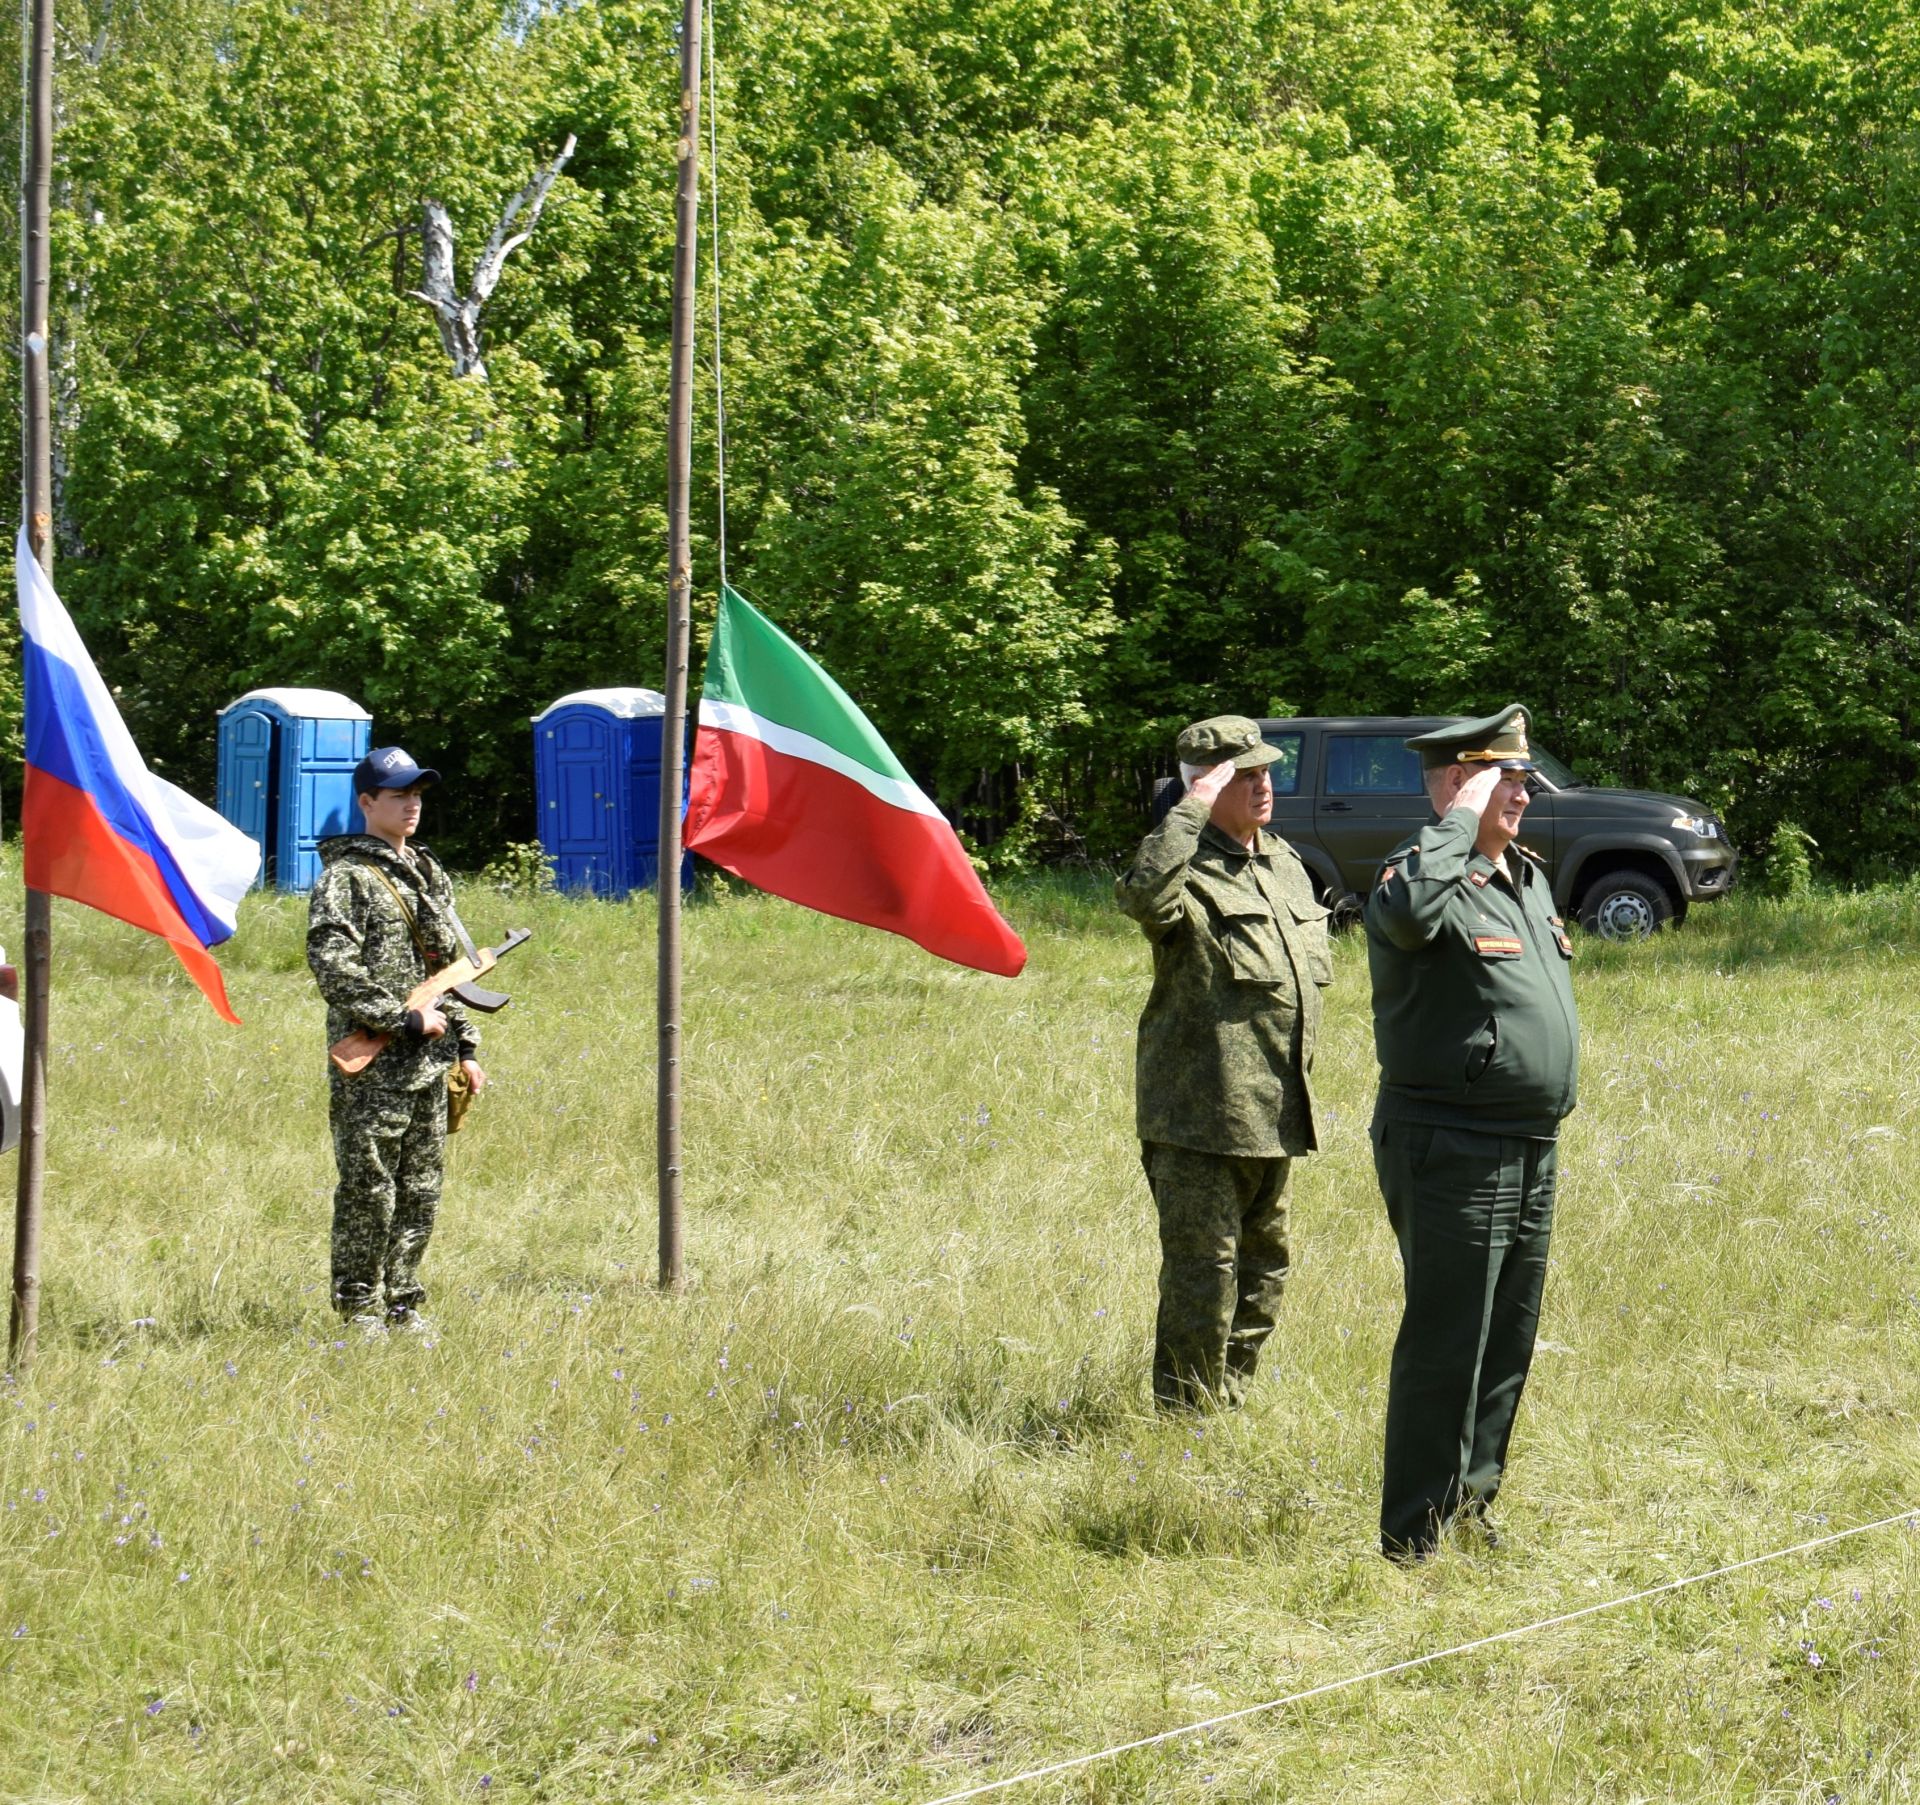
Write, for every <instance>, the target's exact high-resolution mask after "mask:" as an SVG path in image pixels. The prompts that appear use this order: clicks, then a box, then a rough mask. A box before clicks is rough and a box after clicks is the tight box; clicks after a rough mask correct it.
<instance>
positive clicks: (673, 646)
mask: <svg viewBox="0 0 1920 1805" xmlns="http://www.w3.org/2000/svg"><path fill="white" fill-rule="evenodd" d="M674 156H675V157H676V158H678V160H679V164H680V182H679V191H678V194H677V197H676V202H675V222H674V244H673V357H672V363H671V366H670V377H669V381H670V389H671V400H670V412H669V414H668V418H667V678H666V715H665V718H664V719H663V720H662V722H661V724H660V873H659V893H660V958H659V967H660V982H659V1029H660V1049H659V1064H660V1071H659V1130H658V1131H659V1189H660V1284H661V1286H662V1288H663V1289H666V1290H670V1291H677V1290H679V1289H680V1287H681V1285H682V1284H683V1283H684V1282H685V1278H686V1273H685V1268H684V1265H683V1253H684V1235H683V1230H682V1225H681V1214H680V1206H681V1190H680V1181H681V1164H680V1051H681V1044H682V1043H681V1035H680V787H681V780H682V769H683V765H684V758H685V747H686V722H687V642H688V640H689V639H690V638H691V636H692V609H691V603H692V587H693V545H692V527H691V523H690V519H689V492H690V490H691V488H692V484H693V301H694V292H693V291H694V272H695V268H696V253H697V251H698V248H699V240H698V233H699V224H700V0H684V6H683V9H682V12H681V17H680V135H679V138H678V140H677V141H676V143H675V145H674Z"/></svg>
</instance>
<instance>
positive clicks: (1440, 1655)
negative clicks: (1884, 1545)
mask: <svg viewBox="0 0 1920 1805" xmlns="http://www.w3.org/2000/svg"><path fill="white" fill-rule="evenodd" d="M1895 1523H1905V1524H1906V1525H1907V1526H1908V1527H1909V1528H1916V1527H1920V1514H1917V1513H1916V1512H1914V1511H1913V1510H1911V1509H1909V1510H1901V1511H1896V1512H1895V1513H1894V1514H1893V1515H1892V1516H1890V1517H1881V1518H1878V1519H1877V1520H1876V1521H1874V1522H1872V1523H1856V1524H1855V1525H1854V1526H1853V1527H1852V1528H1851V1529H1840V1530H1836V1531H1835V1532H1834V1533H1833V1534H1832V1535H1824V1536H1817V1537H1815V1538H1814V1539H1813V1540H1812V1541H1810V1542H1799V1543H1796V1544H1795V1545H1794V1546H1793V1547H1791V1548H1776V1549H1774V1550H1773V1551H1772V1552H1771V1553H1768V1554H1756V1555H1752V1556H1750V1557H1749V1558H1748V1559H1746V1560H1743V1561H1731V1562H1729V1563H1728V1564H1727V1565H1726V1566H1724V1567H1715V1568H1713V1569H1712V1570H1711V1571H1709V1572H1706V1573H1693V1574H1689V1575H1688V1576H1687V1577H1686V1578H1685V1579H1670V1580H1668V1581H1667V1582H1666V1583H1665V1584H1664V1585H1658V1586H1648V1587H1647V1588H1646V1589H1645V1590H1644V1591H1640V1592H1628V1593H1626V1594H1625V1595H1624V1596H1622V1597H1619V1598H1608V1599H1603V1600H1602V1601H1601V1602H1600V1603H1599V1604H1589V1605H1583V1606H1581V1608H1580V1609H1579V1610H1577V1611H1562V1612H1561V1613H1560V1615H1559V1616H1557V1617H1542V1618H1540V1619H1538V1620H1537V1621H1536V1622H1533V1623H1524V1624H1521V1625H1519V1626H1518V1627H1517V1628H1514V1629H1508V1630H1499V1631H1496V1632H1495V1633H1494V1634H1493V1635H1491V1636H1480V1637H1477V1638H1476V1639H1475V1640H1473V1641H1471V1642H1460V1643H1456V1644H1455V1645H1454V1646H1453V1647H1452V1648H1438V1649H1435V1650H1434V1651H1433V1652H1432V1653H1431V1654H1424V1655H1415V1656H1413V1657H1412V1658H1411V1659H1410V1660H1406V1661H1395V1662H1394V1663H1393V1664H1392V1665H1391V1666H1388V1667H1374V1668H1370V1669H1368V1671H1367V1672H1365V1673H1355V1674H1349V1675H1348V1676H1347V1677H1346V1678H1345V1679H1341V1680H1328V1681H1327V1682H1326V1683H1325V1684H1324V1685H1319V1686H1309V1687H1308V1688H1307V1689H1306V1690H1305V1691H1304V1692H1289V1693H1288V1694H1287V1695H1286V1696H1285V1697H1284V1698H1274V1699H1268V1700H1266V1701H1265V1702H1264V1703H1262V1704H1258V1705H1243V1706H1241V1707H1240V1709H1239V1710H1237V1711H1226V1712H1223V1713H1222V1714H1221V1715H1220V1716H1218V1717H1208V1718H1203V1719H1201V1720H1200V1721H1199V1722H1198V1723H1190V1724H1182V1725H1180V1727H1179V1728H1178V1729H1174V1730H1162V1731H1161V1732H1160V1733H1159V1734H1158V1735H1156V1736H1141V1737H1137V1738H1135V1739H1134V1740H1133V1741H1132V1742H1119V1743H1115V1744H1114V1745H1113V1746H1112V1747H1111V1748H1105V1749H1096V1750H1095V1751H1094V1752H1093V1753H1092V1754H1090V1755H1074V1756H1071V1757H1070V1758H1069V1759H1067V1760H1065V1761H1055V1762H1052V1763H1050V1764H1049V1765H1047V1766H1046V1767H1032V1768H1028V1769H1027V1770H1026V1771H1025V1772H1024V1773H1018V1774H1009V1775H1008V1776H1007V1777H1006V1778H1005V1779H1004V1780H988V1781H986V1782H984V1783H983V1784H981V1785H979V1786H970V1787H968V1788H966V1790H965V1791H963V1792H949V1793H942V1794H941V1795H940V1796H939V1797H938V1798H937V1799H929V1800H928V1801H927V1805H959V1801H961V1800H962V1799H978V1798H982V1797H984V1796H985V1795H986V1794H988V1793H990V1792H1001V1791H1003V1790H1005V1789H1006V1788H1007V1787H1010V1786H1022V1785H1024V1784H1025V1783H1026V1782H1027V1781H1029V1780H1044V1779H1045V1778H1047V1776H1048V1775H1050V1774H1064V1773H1067V1772H1070V1771H1071V1770H1072V1769H1074V1768H1081V1767H1090V1766H1091V1765H1092V1764H1093V1763H1094V1762H1096V1761H1110V1760H1112V1759H1113V1757H1114V1756H1116V1755H1125V1754H1130V1753H1131V1752H1132V1751H1133V1750H1135V1749H1149V1748H1152V1747H1154V1746H1155V1745H1156V1744H1158V1743H1163V1742H1173V1741H1176V1740H1178V1739H1179V1738H1180V1737H1183V1736H1197V1735H1200V1734H1201V1733H1202V1732H1204V1731H1207V1730H1214V1729H1218V1728H1219V1727H1220V1726H1221V1725H1222V1724H1230V1723H1237V1722H1238V1721H1239V1720H1240V1719H1241V1718H1245V1717H1258V1716H1260V1715H1261V1714H1262V1713H1263V1712H1267V1711H1277V1710H1279V1709H1280V1707H1281V1706H1283V1705H1297V1704H1300V1703H1301V1702H1302V1701H1303V1700H1306V1699H1310V1698H1323V1697H1325V1696H1326V1695H1327V1694H1328V1693H1330V1692H1344V1691H1346V1690H1348V1689H1349V1688H1351V1687H1354V1686H1361V1685H1365V1684H1366V1683H1367V1681H1369V1680H1382V1679H1386V1678H1387V1677H1388V1676H1390V1675H1392V1674H1396V1673H1408V1672H1411V1671H1412V1670H1413V1669H1414V1668H1416V1667H1427V1666H1431V1665H1432V1664H1433V1663H1434V1662H1435V1661H1444V1660H1447V1659H1448V1658H1449V1657H1451V1656H1453V1655H1464V1654H1471V1653H1472V1652H1473V1650H1475V1649H1477V1648H1491V1647H1492V1646H1493V1645H1494V1644H1495V1643H1497V1642H1513V1641H1517V1640H1518V1639H1519V1638H1520V1637H1522V1636H1531V1635H1533V1634H1535V1633H1536V1632H1538V1631H1540V1630H1549V1629H1554V1628H1556V1627H1557V1626H1559V1625H1560V1624H1563V1623H1573V1622H1576V1621H1578V1619H1580V1618H1582V1617H1592V1616H1595V1615H1597V1614H1598V1613H1599V1612H1601V1611H1617V1610H1619V1609H1620V1608H1621V1607H1622V1606H1623V1605H1629V1604H1638V1603H1639V1602H1640V1601H1641V1600H1643V1599H1647V1598H1658V1597H1659V1596H1660V1594H1661V1593H1663V1592H1678V1591H1680V1590H1681V1589H1682V1588H1683V1587H1686V1586H1698V1585H1704V1584H1705V1583H1706V1582H1707V1581H1708V1580H1710V1579H1724V1578H1726V1576H1727V1575H1728V1574H1730V1573H1740V1572H1743V1571H1744V1570H1745V1569H1747V1568H1749V1567H1762V1566H1765V1565H1766V1564H1767V1563H1768V1562H1769V1561H1780V1560H1786V1559H1787V1558H1788V1557H1789V1556H1791V1555H1796V1554H1808V1553H1811V1552H1812V1551H1813V1550H1814V1549H1816V1548H1828V1547H1831V1546H1832V1545H1833V1544H1834V1543H1835V1542H1845V1541H1848V1540H1850V1539H1851V1538H1853V1537H1854V1536H1863V1535H1867V1534H1869V1533H1871V1532H1872V1531H1873V1530H1876V1529H1886V1528H1888V1527H1889V1526H1891V1525H1892V1524H1895Z"/></svg>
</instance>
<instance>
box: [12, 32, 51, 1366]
mask: <svg viewBox="0 0 1920 1805" xmlns="http://www.w3.org/2000/svg"><path fill="white" fill-rule="evenodd" d="M22 11H23V12H24V13H25V14H26V17H24V18H23V19H22V21H21V23H22V26H23V28H24V32H25V36H26V38H27V43H26V46H25V48H26V56H25V58H24V59H23V60H24V63H25V77H26V92H25V94H24V95H23V96H22V97H21V98H22V101H23V104H24V117H23V120H22V125H21V134H20V136H21V145H20V151H21V156H20V161H21V170H20V200H21V208H20V321H21V337H22V339H23V341H24V343H23V345H22V356H21V358H20V368H21V371H22V372H23V384H24V391H25V392H24V394H23V397H22V402H23V405H22V409H21V413H22V418H23V422H24V425H23V429H22V434H21V458H20V484H21V513H22V519H23V521H24V523H25V525H26V529H27V543H28V544H29V545H30V546H31V547H32V548H33V554H34V556H35V557H36V558H38V559H39V560H40V568H41V569H42V570H44V571H45V572H46V573H47V574H48V575H49V576H51V575H52V574H53V449H52V435H53V421H52V405H51V400H50V396H49V391H48V380H47V361H48V336H49V335H48V327H47V310H48V297H49V294H50V292H51V289H52V285H53V264H52V249H51V243H50V234H51V223H50V199H49V196H50V190H51V185H52V174H53V0H22ZM25 930H26V947H25V957H24V959H23V961H22V963H23V966H24V968H25V977H26V1010H25V1023H24V1026H25V1032H26V1057H25V1064H24V1068H23V1071H22V1074H21V1076H22V1079H23V1083H22V1087H21V1095H20V1175H19V1177H20V1182H19V1190H18V1193H17V1195H16V1198H15V1205H14V1218H13V1308H12V1311H11V1313H10V1315H9V1317H8V1320H7V1364H8V1366H9V1367H10V1368H11V1369H12V1370H13V1371H14V1372H16V1373H18V1372H23V1371H24V1370H25V1369H26V1368H27V1367H29V1366H30V1365H32V1363H33V1355H34V1347H35V1344H36V1343H37V1341H38V1340H39V1335H40V1200H41V1193H42V1190H43V1189H44V1186H45V1182H46V1171H47V982H48V978H49V975H50V973H51V970H52V965H53V900H52V898H51V897H49V896H48V895H47V894H46V893H45V892H44V891H40V890H29V891H28V892H27V900H26V915H25Z"/></svg>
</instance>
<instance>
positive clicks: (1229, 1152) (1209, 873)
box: [1116, 715, 1333, 1409]
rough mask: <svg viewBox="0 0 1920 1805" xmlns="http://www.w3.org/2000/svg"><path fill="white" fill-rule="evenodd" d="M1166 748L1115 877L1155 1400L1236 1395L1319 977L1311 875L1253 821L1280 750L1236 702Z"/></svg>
mask: <svg viewBox="0 0 1920 1805" xmlns="http://www.w3.org/2000/svg"><path fill="white" fill-rule="evenodd" d="M1175 750H1176V755H1177V756H1178V758H1179V760H1180V768H1181V773H1182V775H1183V776H1184V777H1185V778H1186V781H1187V794H1186V796H1185V797H1184V798H1183V799H1182V800H1181V801H1179V802H1177V803H1176V804H1175V805H1174V806H1173V808H1172V809H1171V810H1170V811H1169V812H1168V814H1167V817H1166V819H1165V820H1164V821H1162V822H1161V824H1160V825H1159V826H1158V827H1157V828H1155V829H1154V831H1153V832H1152V833H1150V834H1149V835H1148V836H1147V837H1146V839H1145V841H1144V842H1143V843H1142V844H1141V847H1140V850H1139V851H1138V852H1137V853H1136V854H1135V855H1134V861H1133V867H1132V869H1131V870H1130V871H1128V873H1127V875H1126V876H1125V877H1123V878H1122V879H1121V880H1120V882H1119V885H1118V887H1117V891H1116V895H1117V899H1118V901H1119V904H1120V907H1121V908H1122V909H1124V910H1125V911H1126V913H1127V914H1128V915H1130V916H1132V917H1133V919H1134V920H1135V921H1137V922H1138V923H1139V924H1140V927H1141V930H1142V932H1143V933H1145V935H1146V937H1147V939H1148V940H1149V942H1151V943H1152V946H1153V990H1152V992H1151V994H1150V995H1149V996H1148V998H1147V1006H1146V1008H1145V1010H1144V1011H1143V1012H1142V1013H1141V1016H1140V1033H1139V1039H1138V1042H1137V1045H1136V1050H1135V1086H1134V1088H1135V1120H1136V1126H1137V1129H1138V1132H1139V1135H1140V1159H1141V1163H1142V1164H1143V1165H1144V1166H1145V1167H1146V1172H1147V1184H1148V1187H1149V1188H1150V1189H1151V1191H1152V1192H1153V1201H1154V1206H1155V1209H1156V1211H1157V1213H1158V1215H1159V1219H1160V1309H1159V1314H1158V1317H1157V1319H1156V1322H1155V1327H1154V1350H1153V1395H1154V1401H1155V1402H1156V1403H1157V1404H1158V1405H1159V1406H1160V1407H1161V1408H1162V1409H1181V1408H1188V1407H1193V1406H1196V1405H1206V1404H1216V1405H1219V1404H1224V1405H1235V1404H1238V1403H1240V1401H1241V1399H1242V1397H1243V1395H1244V1393H1245V1390H1246V1386H1247V1382H1248V1381H1249V1380H1250V1379H1251V1378H1252V1377H1253V1370H1254V1367H1255V1365H1256V1364H1257V1363H1258V1361H1259V1358H1260V1349H1261V1347H1262V1346H1263V1345H1264V1344H1265V1342H1266V1339H1267V1337H1268V1336H1269V1335H1271V1334H1272V1333H1273V1327H1274V1319H1275V1316H1276V1314H1277V1313H1278V1311H1279V1308H1280V1294H1281V1291H1282V1289H1283V1287H1284V1286H1285V1284H1286V1280H1287V1268H1288V1262H1289V1255H1288V1243H1287V1191H1288V1181H1289V1178H1290V1177H1291V1174H1292V1169H1293V1161H1294V1160H1295V1159H1296V1158H1298V1157H1299V1156H1300V1155H1301V1154H1306V1153H1311V1152H1313V1151H1314V1150H1315V1149H1316V1148H1317V1147H1318V1146H1319V1145H1320V1131H1319V1124H1318V1119H1317V1113H1316V1111H1315V1108H1314V1099H1313V1090H1312V1086H1311V1083H1310V1081H1309V1074H1310V1073H1311V1072H1312V1070H1313V1049H1314V1041H1315V1038H1316V1036H1317V1035H1318V1033H1319V1028H1320V990H1321V987H1322V986H1323V985H1326V984H1330V983H1332V982H1333V959H1332V955H1331V952H1330V951H1329V948H1328V945H1327V925H1326V924H1327V911H1326V910H1325V909H1324V908H1322V907H1321V906H1320V904H1319V903H1318V902H1316V901H1315V900H1314V895H1313V881H1312V879H1311V878H1309V877H1308V876H1307V872H1306V868H1305V867H1304V866H1303V865H1302V864H1301V863H1300V858H1299V855H1298V854H1297V853H1296V852H1295V851H1294V850H1293V848H1292V847H1291V846H1289V845H1288V844H1287V842H1286V841H1285V840H1283V839H1281V838H1280V836H1279V835H1277V834H1272V833H1266V832H1263V831H1262V830H1263V829H1264V827H1265V826H1266V823H1267V821H1268V819H1269V818H1270V817H1271V816H1272V814H1273V778H1272V773H1271V772H1270V771H1269V769H1268V767H1269V766H1270V765H1271V764H1272V763H1273V762H1274V761H1275V760H1276V759H1278V758H1279V757H1280V756H1281V755H1280V753H1279V752H1278V751H1276V750H1275V749H1274V748H1273V747H1272V746H1269V745H1268V744H1267V743H1266V742H1265V741H1264V740H1263V739H1262V738H1261V737H1260V729H1259V727H1258V725H1257V724H1256V723H1254V722H1253V721H1251V720H1249V719H1247V717H1246V716H1244V715H1217V716H1215V717H1213V718H1212V719H1211V720H1205V721H1196V722H1195V723H1194V724H1193V725H1192V726H1191V727H1189V728H1187V730H1186V731H1185V732H1184V733H1182V734H1181V735H1180V738H1179V741H1178V743H1177V745H1176V748H1175Z"/></svg>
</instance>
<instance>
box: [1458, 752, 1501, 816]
mask: <svg viewBox="0 0 1920 1805" xmlns="http://www.w3.org/2000/svg"><path fill="white" fill-rule="evenodd" d="M1454 768H1455V769H1456V770H1465V769H1466V768H1467V767H1466V766H1464V765H1456V766H1455V767H1454ZM1505 775H1506V773H1505V772H1504V771H1502V770H1501V769H1500V767H1499V766H1498V765H1475V766H1474V767H1473V773H1472V775H1471V776H1470V777H1468V778H1467V779H1466V781H1465V782H1464V783H1462V784H1461V786H1460V787H1459V789H1457V790H1455V791H1454V793H1453V801H1452V802H1451V803H1449V804H1448V807H1450V808H1470V809H1472V810H1473V812H1474V815H1475V816H1476V817H1477V818H1478V819H1480V820H1483V821H1484V820H1485V819H1486V814H1487V804H1488V803H1490V802H1491V801H1492V800H1493V793H1494V791H1495V790H1497V789H1498V788H1499V787H1500V780H1501V778H1502V777H1504V776H1505Z"/></svg>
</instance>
